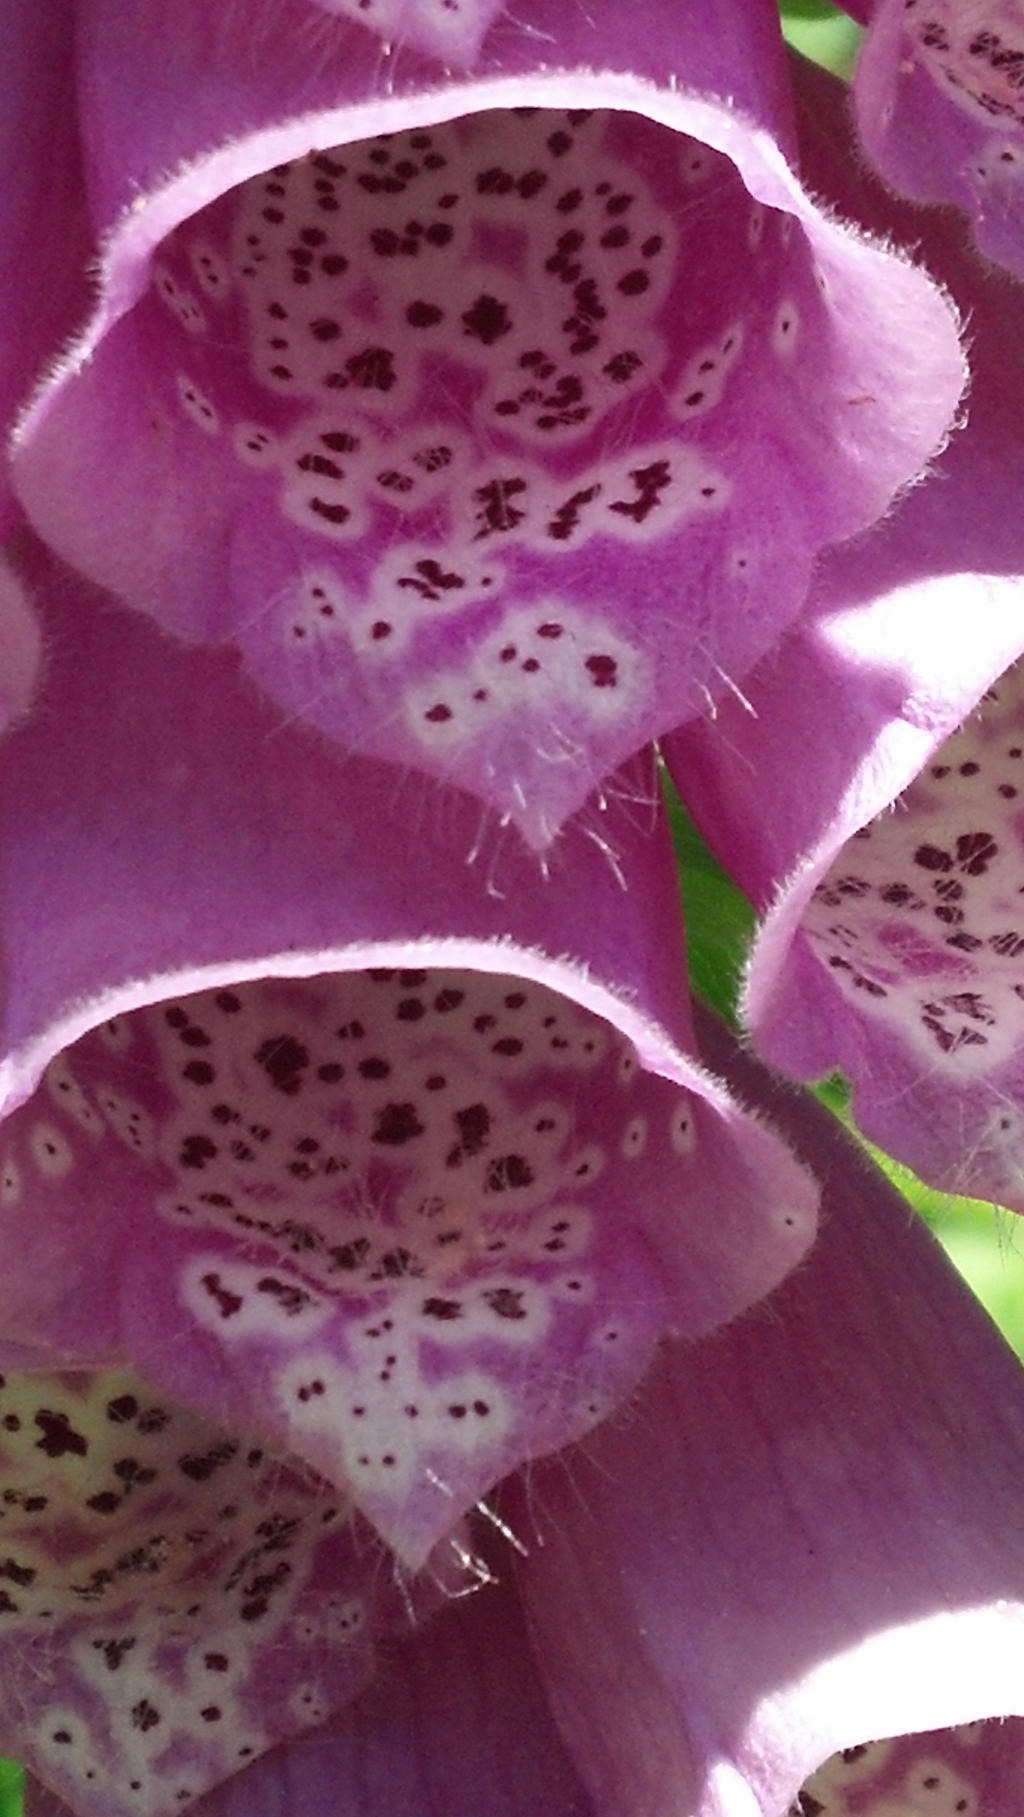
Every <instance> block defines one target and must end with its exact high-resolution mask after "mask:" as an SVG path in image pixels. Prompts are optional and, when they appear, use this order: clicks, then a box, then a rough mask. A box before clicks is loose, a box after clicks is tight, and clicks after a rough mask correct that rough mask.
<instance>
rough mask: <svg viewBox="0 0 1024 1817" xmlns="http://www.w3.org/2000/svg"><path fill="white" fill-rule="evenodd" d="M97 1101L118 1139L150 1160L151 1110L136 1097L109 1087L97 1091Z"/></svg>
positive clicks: (151, 1145) (151, 1151)
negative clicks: (144, 1107)
mask: <svg viewBox="0 0 1024 1817" xmlns="http://www.w3.org/2000/svg"><path fill="white" fill-rule="evenodd" d="M97 1101H98V1103H99V1107H100V1109H101V1111H102V1112H103V1115H104V1117H105V1118H106V1120H107V1123H108V1125H109V1126H110V1128H111V1130H112V1131H113V1133H114V1135H115V1136H117V1138H118V1140H119V1141H121V1142H123V1143H124V1145H125V1147H126V1148H131V1149H133V1150H134V1152H135V1153H136V1154H137V1155H140V1156H141V1157H142V1159H143V1160H148V1159H149V1158H150V1156H151V1155H152V1153H153V1119H152V1117H151V1116H150V1115H149V1112H148V1111H146V1110H144V1109H143V1107H142V1105H141V1104H138V1103H136V1101H135V1099H134V1098H128V1097H125V1096H124V1094H123V1093H122V1092H116V1091H111V1090H110V1089H109V1088H108V1087H107V1088H104V1089H103V1090H101V1091H99V1092H98V1093H97Z"/></svg>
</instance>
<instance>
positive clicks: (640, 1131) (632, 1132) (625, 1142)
mask: <svg viewBox="0 0 1024 1817" xmlns="http://www.w3.org/2000/svg"><path fill="white" fill-rule="evenodd" d="M646 1147H647V1118H646V1117H640V1116H637V1117H631V1118H630V1120H629V1122H628V1123H627V1124H626V1127H625V1129H624V1130H623V1132H622V1140H621V1142H620V1143H619V1152H620V1154H621V1155H622V1158H623V1160H625V1161H636V1160H638V1159H639V1157H640V1156H641V1155H642V1154H643V1152H644V1149H645V1148H646Z"/></svg>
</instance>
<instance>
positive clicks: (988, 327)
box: [666, 70, 1024, 1207]
mask: <svg viewBox="0 0 1024 1817" xmlns="http://www.w3.org/2000/svg"><path fill="white" fill-rule="evenodd" d="M801 84H802V86H803V90H804V98H805V107H804V118H805V122H806V145H805V162H806V164H807V166H808V168H810V169H811V170H812V171H813V172H815V174H816V175H817V178H818V181H819V182H820V183H821V184H822V186H823V187H824V186H825V185H828V186H829V187H830V188H831V189H832V190H833V191H834V192H835V193H838V194H839V195H840V196H844V197H845V198H847V199H848V201H849V205H851V206H853V205H855V196H854V194H853V193H852V192H853V189H854V185H855V184H857V183H858V182H859V179H858V177H857V175H856V163H855V160H854V157H853V154H852V150H851V148H850V147H849V145H848V144H846V143H845V141H844V138H843V136H842V130H841V106H840V97H841V91H840V90H839V88H838V85H836V84H833V83H832V82H831V80H830V79H829V78H827V77H825V76H824V75H821V74H815V73H814V72H811V71H809V70H806V71H805V72H804V73H803V75H802V76H801ZM844 186H845V187H844ZM859 206H860V207H861V209H862V210H863V212H864V213H865V216H866V218H867V219H868V220H869V221H871V222H872V224H874V225H875V226H880V225H881V223H882V222H883V221H884V220H888V221H889V222H890V223H891V225H892V228H893V230H894V231H897V232H900V233H902V234H904V235H908V236H909V235H910V234H911V233H912V234H914V235H915V236H916V237H917V239H918V240H919V241H920V242H921V243H923V245H924V247H925V249H926V252H927V255H928V258H929V260H930V261H931V263H932V265H933V266H934V268H935V269H936V270H937V271H939V272H940V273H941V275H942V276H943V277H944V278H945V280H946V281H947V282H948V284H949V286H950V288H951V289H952V290H953V292H954V294H955V295H956V296H957V298H958V300H959V302H960V304H961V307H962V308H963V309H964V311H965V313H966V312H968V311H969V313H970V320H971V340H972V346H971V353H972V367H973V377H972V386H971V393H970V398H969V402H968V407H967V424H966V427H965V428H964V429H963V430H961V432H960V433H959V434H958V435H957V436H955V437H954V438H953V440H952V441H951V442H950V444H949V447H948V448H947V450H946V451H945V453H944V454H943V456H942V458H941V460H940V462H939V464H938V467H937V470H936V475H935V478H934V479H933V480H932V481H931V482H930V483H929V484H927V485H925V486H923V487H920V488H918V489H917V490H916V491H914V492H912V493H910V494H909V496H908V497H906V498H905V499H904V500H903V501H902V502H901V503H900V505H899V506H898V508H897V509H896V511H894V513H893V514H892V516H891V517H890V518H889V519H888V520H887V522H886V523H885V524H884V525H883V526H882V527H881V528H880V529H879V530H878V531H876V532H875V533H874V534H873V535H872V536H870V537H868V538H865V539H863V540H861V541H860V542H859V543H857V544H856V545H853V546H850V547H849V548H847V549H843V550H838V551H834V552H832V553H830V554H829V555H828V556H827V557H826V558H825V559H824V560H823V562H822V564H821V567H820V569H819V572H818V577H817V580H816V583H815V588H814V591H813V593H812V598H811V602H810V611H809V615H808V618H807V621H806V623H805V625H804V626H802V627H801V628H800V629H799V630H798V631H797V632H796V633H795V634H794V635H793V636H791V637H790V638H789V639H788V640H787V641H786V642H785V643H784V644H783V646H781V647H780V649H779V651H778V652H776V653H775V655H773V657H772V658H771V659H770V660H769V661H767V662H766V663H764V664H763V665H761V667H760V668H759V669H758V670H757V672H756V674H754V675H752V676H751V677H749V678H748V681H747V684H746V685H745V694H746V697H747V702H748V704H749V707H750V709H752V710H751V711H747V710H745V709H743V708H741V707H740V706H739V705H738V703H724V704H723V706H722V708H721V710H720V713H719V715H718V718H717V721H716V722H715V723H713V724H709V725H705V726H702V727H696V728H692V729H685V730H684V731H683V732H681V733H680V734H679V735H677V736H676V737H675V738H674V739H672V740H669V741H668V745H667V747H666V749H667V753H668V756H669V762H670V765H671V767H672V768H673V770H674V773H675V774H676V776H677V778H678V780H679V783H680V787H681V788H682V789H683V790H684V791H685V795H686V799H687V802H688V804H689V806H690V807H691V809H692V811H693V812H694V815H695V818H696V819H697V820H698V822H699V824H700V825H701V827H702V829H703V830H704V832H705V835H706V837H707V838H708V839H709V841H710V842H711V844H712V845H713V846H714V847H715V849H716V851H717V852H718V854H719V856H720V857H721V859H722V862H723V863H724V864H725V865H726V867H727V868H728V869H729V870H730V872H731V874H732V876H733V877H734V879H735V880H736V881H737V882H738V883H739V884H740V885H741V887H743V888H744V889H746V890H747V892H748V894H749V895H750V896H751V897H752V899H753V900H754V901H755V903H756V904H757V906H758V908H759V909H760V910H761V911H762V913H763V915H764V922H763V926H762V928H761V931H760V934H759V937H758V940H757V943H756V945H755V948H754V952H753V955H752V958H751V962H750V967H749V972H748V978H747V988H746V1006H745V1014H746V1018H747V1021H748V1023H749V1025H750V1027H751V1029H752V1032H753V1033H754V1036H755V1039H756V1041H757V1043H758V1045H759V1047H760V1049H761V1050H762V1052H764V1053H765V1054H766V1055H767V1056H768V1057H769V1058H771V1059H772V1060H773V1061H774V1062H775V1063H776V1064H778V1065H779V1066H781V1067H782V1068H783V1069H784V1070H786V1071H787V1072H789V1073H791V1074H795V1075H796V1076H798V1077H800V1078H821V1077H823V1076H825V1075H826V1074H827V1073H829V1072H830V1071H831V1070H832V1069H833V1068H835V1067H839V1068H841V1069H842V1070H843V1071H844V1072H845V1073H846V1074H847V1076H848V1077H849V1079H850V1080H851V1081H852V1084H853V1088H854V1098H853V1103H854V1110H855V1114H856V1117H857V1120H858V1122H859V1124H860V1126H861V1128H862V1129H863V1130H864V1131H865V1133H866V1134H867V1135H869V1136H870V1137H872V1138H873V1139H874V1140H875V1141H877V1142H879V1143H880V1144H881V1145H882V1147H883V1148H885V1149H886V1150H888V1151H889V1152H890V1153H892V1154H894V1155H895V1156H897V1157H898V1158H899V1159H901V1160H903V1161H905V1162H907V1163H908V1164H909V1165H910V1166H912V1167H913V1168H915V1169H916V1170H917V1171H918V1172H919V1173H920V1174H922V1175H923V1176H924V1177H925V1178H926V1179H928V1180H930V1181H932V1182H933V1183H935V1184H937V1185H939V1186H942V1187H945V1188H946V1189H947V1190H953V1191H963V1192H973V1193H976V1194H978V1195H980V1196H984V1197H991V1198H993V1199H999V1200H1003V1201H1005V1202H1007V1203H1010V1204H1016V1205H1019V1206H1021V1207H1024V1194H1022V1187H1021V1181H1022V1175H1021V1163H1022V1159H1024V1126H1022V1123H1021V1116H1020V1111H1019V1109H1018V1108H1016V1107H1017V1106H1018V1105H1019V1104H1020V1102H1021V1094H1022V1085H1024V1075H1022V1071H1021V1066H1022V1061H1021V1057H1020V1056H1021V1049H1022V1045H1024V1041H1022V1037H1024V1023H1022V1020H1021V1016H1020V1013H1019V1012H1020V1010H1021V1008H1022V1004H1021V999H1020V996H1019V994H1018V992H1017V990H1016V988H1015V987H1016V983H1017V976H1018V966H1019V957H1018V955H1019V954H1020V953H1021V952H1022V951H1024V929H1022V928H1021V925H1020V915H1019V896H1018V890H1019V882H1020V880H1019V878H1018V876H1017V870H1019V835H1018V833H1017V831H1016V822H1015V819H1014V807H1015V803H1016V801H1017V800H1018V790H1019V786H1020V785H1019V784H1018V782H1017V780H1016V778H1015V772H1014V766H1015V764H1016V763H1017V761H1018V759H1017V757H1016V756H1015V755H1014V753H1015V752H1017V751H1019V750H1020V749H1024V718H1022V714H1021V708H1020V706H1019V705H1018V704H1017V703H1018V701H1019V697H1020V686H1021V683H1020V680H1019V678H1018V677H1017V675H1016V671H1011V672H1010V673H1009V674H1008V675H1007V676H1006V677H1005V678H1004V680H1002V681H999V680H998V678H999V676H1000V672H1001V671H1002V670H1004V669H1006V668H1007V667H1008V665H1010V664H1012V663H1013V662H1014V659H1015V658H1016V656H1017V655H1018V651H1019V644H1020V635H1021V599H1022V597H1024V592H1022V589H1024V518H1022V514H1021V509H1020V500H1021V497H1022V495H1024V386H1022V383H1021V373H1020V362H1019V348H1020V345H1021V338H1022V336H1024V306H1022V299H1021V296H1020V294H1019V293H1018V291H1017V290H1016V289H1015V288H1014V287H1012V286H1008V285H1007V284H1006V282H1005V280H1004V279H1002V278H1001V277H991V278H989V277H986V276H985V275H984V274H982V273H981V272H980V271H979V270H978V268H977V266H976V264H975V263H974V261H973V260H972V259H971V257H970V256H969V255H968V254H967V253H966V252H965V251H964V250H963V249H962V247H961V244H960V238H959V234H958V232H957V228H956V224H955V222H954V221H952V220H951V217H950V216H949V215H943V216H940V217H936V216H934V215H930V214H925V213H922V212H921V211H910V210H906V211H905V212H904V213H903V214H902V215H901V214H900V213H899V211H898V209H897V208H896V206H895V205H894V204H892V203H891V202H889V201H888V200H887V199H886V198H883V197H880V196H878V195H877V194H876V195H874V196H872V192H871V190H870V189H867V188H865V189H864V190H863V193H862V196H861V199H860V202H859ZM997 682H998V685H997V687H995V689H994V690H993V684H995V683H997ZM986 690H989V693H988V694H987V696H986V702H985V704H984V705H983V709H982V712H981V714H980V716H977V717H975V716H973V715H972V709H973V708H974V706H975V703H976V702H977V700H978V699H979V697H980V696H982V695H983V694H986ZM967 715H972V716H971V717H966V716H967ZM963 719H965V725H964V728H963V730H962V731H961V732H959V733H958V734H957V735H956V737H955V738H954V740H953V743H952V745H951V746H950V747H949V749H948V750H943V749H942V748H941V747H942V746H943V743H944V741H945V740H946V739H947V738H949V737H950V735H951V734H953V733H954V732H955V729H956V726H957V724H958V722H959V721H960V720H963ZM1018 734H1020V738H1018ZM919 772H921V774H920V779H919V780H918V781H915V780H914V779H915V778H916V777H918V773H919ZM755 775H756V777H757V779H758V787H759V789H760V790H763V791H764V795H765V799H770V800H771V802H772V812H771V814H770V815H763V816H762V815H751V813H750V790H751V778H752V777H753V776H755ZM897 798H898V801H897V805H896V808H895V810H894V811H892V812H890V811H889V810H890V807H891V804H892V803H893V801H894V800H896V799H897ZM876 817H877V818H876ZM869 823H873V824H869Z"/></svg>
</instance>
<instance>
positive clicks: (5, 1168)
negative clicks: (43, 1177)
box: [0, 1155, 22, 1207]
mask: <svg viewBox="0 0 1024 1817" xmlns="http://www.w3.org/2000/svg"><path fill="white" fill-rule="evenodd" d="M21 1190H22V1187H21V1168H20V1167H19V1166H18V1163H17V1161H16V1160H15V1159H14V1156H13V1155H8V1156H7V1158H6V1160H5V1161H4V1162H3V1165H2V1166H0V1205H3V1206H5V1207H13V1206H15V1205H20V1204H21Z"/></svg>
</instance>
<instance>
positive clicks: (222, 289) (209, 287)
mask: <svg viewBox="0 0 1024 1817" xmlns="http://www.w3.org/2000/svg"><path fill="white" fill-rule="evenodd" d="M188 256H189V263H190V265H191V266H192V270H193V272H194V274H195V279H196V283H197V284H198V285H199V287H200V289H201V290H203V291H205V293H206V295H207V296H208V297H212V299H213V301H214V302H215V303H221V302H223V301H224V300H225V298H226V297H227V296H228V295H229V294H230V291H231V273H230V271H229V269H228V263H227V260H226V259H224V258H222V257H221V255H220V253H219V252H218V251H217V250H216V248H215V247H214V246H211V245H210V243H209V241H208V240H193V241H192V243H191V245H190V246H189V250H188Z"/></svg>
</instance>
